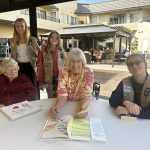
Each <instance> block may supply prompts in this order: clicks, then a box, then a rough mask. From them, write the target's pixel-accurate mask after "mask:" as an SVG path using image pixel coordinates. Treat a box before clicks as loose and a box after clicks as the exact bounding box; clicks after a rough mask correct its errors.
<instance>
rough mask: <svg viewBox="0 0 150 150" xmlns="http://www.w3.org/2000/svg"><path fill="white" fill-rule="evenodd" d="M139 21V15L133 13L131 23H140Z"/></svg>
mask: <svg viewBox="0 0 150 150" xmlns="http://www.w3.org/2000/svg"><path fill="white" fill-rule="evenodd" d="M138 21H139V13H131V14H130V22H131V23H132V22H138Z"/></svg>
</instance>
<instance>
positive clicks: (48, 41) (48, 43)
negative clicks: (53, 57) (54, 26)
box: [44, 31, 62, 52]
mask: <svg viewBox="0 0 150 150" xmlns="http://www.w3.org/2000/svg"><path fill="white" fill-rule="evenodd" d="M53 34H57V36H58V44H57V48H60V49H62V48H61V46H60V35H59V33H58V32H57V31H52V32H51V33H50V34H49V36H48V40H47V43H46V46H45V48H44V50H45V51H46V52H47V51H48V49H50V48H51V43H50V38H51V37H52V35H53Z"/></svg>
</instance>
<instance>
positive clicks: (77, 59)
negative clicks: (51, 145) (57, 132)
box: [50, 48, 94, 118]
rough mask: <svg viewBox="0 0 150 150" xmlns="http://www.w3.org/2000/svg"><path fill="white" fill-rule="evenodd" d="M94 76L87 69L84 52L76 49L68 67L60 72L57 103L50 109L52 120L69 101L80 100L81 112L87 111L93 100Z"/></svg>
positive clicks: (70, 54)
mask: <svg viewBox="0 0 150 150" xmlns="http://www.w3.org/2000/svg"><path fill="white" fill-rule="evenodd" d="M93 79H94V74H93V71H92V70H91V69H90V68H87V67H86V58H85V55H84V53H83V52H82V50H80V49H78V48H75V49H72V50H71V51H70V52H69V54H68V59H67V67H66V68H64V69H63V70H61V71H60V73H59V78H58V90H57V95H58V97H57V102H56V104H55V105H54V106H53V107H52V108H51V109H50V115H51V117H52V118H56V116H57V113H58V111H59V109H60V108H61V107H62V106H63V105H64V104H65V103H66V102H67V101H68V100H79V101H80V106H79V108H80V111H84V110H87V108H88V106H89V103H90V100H91V98H92V87H93V86H92V85H93Z"/></svg>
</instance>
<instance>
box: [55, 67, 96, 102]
mask: <svg viewBox="0 0 150 150" xmlns="http://www.w3.org/2000/svg"><path fill="white" fill-rule="evenodd" d="M93 80H94V73H93V71H92V69H90V68H87V67H86V68H84V69H83V70H82V71H81V73H80V74H75V75H71V74H70V71H69V70H65V69H64V70H60V72H59V77H58V90H57V94H58V96H65V97H67V99H68V100H80V99H84V98H86V97H89V98H91V97H92V90H93Z"/></svg>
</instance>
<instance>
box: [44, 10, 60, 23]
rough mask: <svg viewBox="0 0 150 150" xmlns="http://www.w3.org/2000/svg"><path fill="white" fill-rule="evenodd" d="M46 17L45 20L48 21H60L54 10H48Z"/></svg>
mask: <svg viewBox="0 0 150 150" xmlns="http://www.w3.org/2000/svg"><path fill="white" fill-rule="evenodd" d="M46 18H47V20H50V21H54V22H60V20H59V19H58V18H57V13H56V12H50V14H49V15H48V16H47V17H46Z"/></svg>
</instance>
